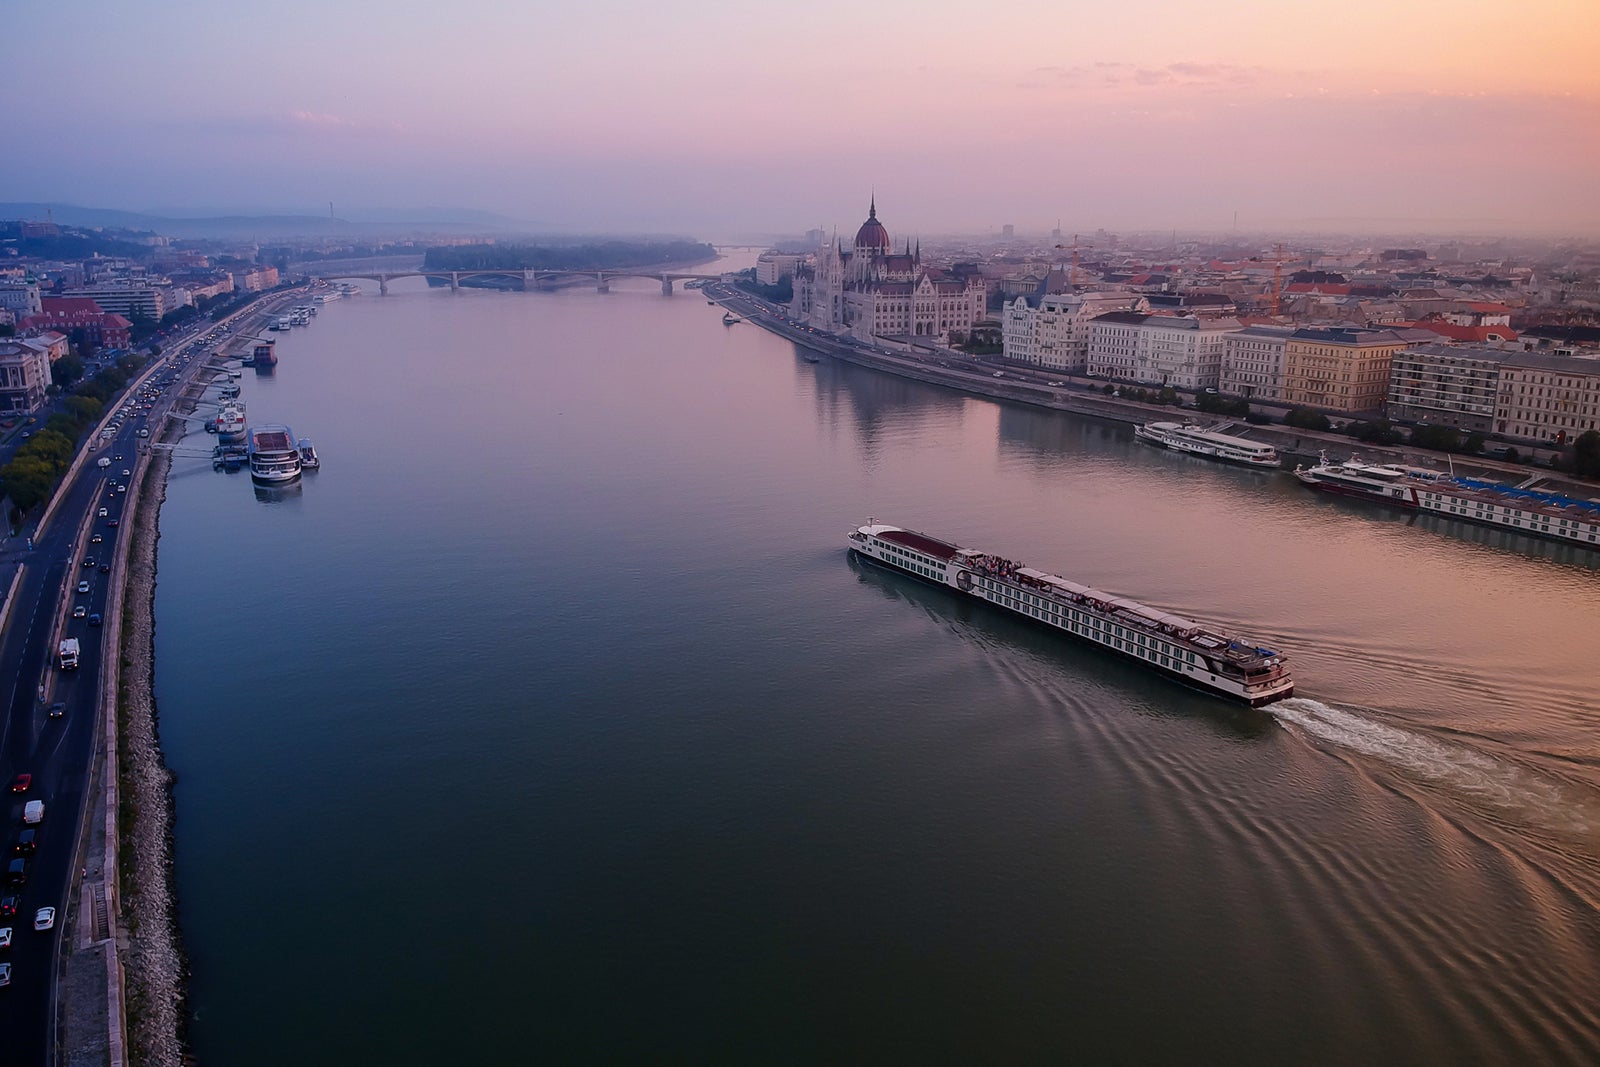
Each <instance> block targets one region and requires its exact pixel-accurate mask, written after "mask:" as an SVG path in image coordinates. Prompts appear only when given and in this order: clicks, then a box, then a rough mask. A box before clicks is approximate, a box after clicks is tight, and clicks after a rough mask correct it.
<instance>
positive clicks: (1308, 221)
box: [0, 0, 1600, 237]
mask: <svg viewBox="0 0 1600 1067" xmlns="http://www.w3.org/2000/svg"><path fill="white" fill-rule="evenodd" d="M7 24H8V29H9V31H10V32H9V34H8V39H9V41H10V42H11V44H12V47H11V48H9V49H8V50H7V51H8V57H7V58H8V64H9V67H10V70H9V74H8V77H7V83H8V86H9V88H8V90H7V94H6V95H7V97H8V99H9V101H10V103H11V105H12V106H11V107H9V108H8V109H7V113H8V115H7V117H8V127H9V129H8V133H9V134H10V140H11V144H12V145H13V148H14V149H16V150H19V151H17V152H16V154H14V155H13V158H12V164H11V166H9V167H7V168H6V170H5V175H4V177H0V200H39V201H56V202H70V203H77V204H82V205H88V206H95V207H111V208H123V209H129V210H144V211H149V210H154V211H158V212H165V213H168V214H185V215H195V214H210V213H262V212H292V213H312V214H326V213H327V212H328V204H329V202H330V201H332V202H333V203H334V204H335V208H336V211H337V213H338V215H339V216H340V217H341V218H347V219H352V220H360V219H362V218H363V216H364V215H370V214H375V213H379V212H383V211H392V210H398V209H408V210H410V209H418V208H424V207H429V208H432V207H438V208H450V209H473V210H481V211H488V212H494V213H498V214H501V215H505V216H509V217H511V218H515V219H519V220H529V221H531V222H534V223H538V224H542V225H546V226H549V227H550V228H552V229H570V230H584V229H588V230H594V229H613V230H615V229H623V228H631V229H650V230H663V231H675V232H684V233H695V234H698V235H702V236H712V237H714V236H718V235H724V234H729V233H735V232H752V231H760V232H774V231H787V232H797V231H799V230H801V229H804V228H807V227H810V226H816V225H828V226H831V225H839V226H841V227H846V226H851V227H853V226H854V225H855V224H857V223H858V222H859V221H860V216H861V214H862V211H863V210H864V208H865V200H866V194H867V192H868V190H869V189H872V188H875V189H876V190H877V193H878V203H879V207H880V209H881V210H882V211H883V213H884V215H885V217H886V219H888V220H889V221H890V224H891V226H892V228H893V230H894V232H896V233H897V234H910V233H917V232H922V233H932V232H951V231H988V230H994V229H997V228H998V227H999V226H1001V225H1002V224H1006V223H1011V224H1014V225H1016V226H1017V227H1018V229H1019V230H1023V229H1038V230H1044V229H1049V228H1050V227H1052V226H1054V225H1055V223H1056V220H1057V218H1061V219H1062V220H1063V221H1064V223H1065V224H1066V225H1068V226H1069V227H1072V228H1087V227H1094V226H1107V227H1148V228H1152V229H1165V228H1168V227H1172V228H1178V229H1199V230H1223V229H1228V228H1230V227H1231V226H1233V225H1234V214H1235V212H1237V219H1238V223H1237V224H1238V227H1239V228H1240V229H1242V230H1259V229H1279V230H1282V229H1320V230H1331V229H1366V228H1380V227H1381V228H1388V229H1395V230H1417V231H1427V230H1432V231H1481V232H1516V231H1530V232H1566V233H1570V232H1574V231H1583V232H1595V231H1597V230H1600V201H1597V200H1596V198H1595V197H1594V195H1593V191H1594V190H1595V189H1596V188H1600V121H1597V117H1600V106H1597V105H1600V74H1597V68H1596V67H1595V65H1594V63H1593V55H1594V51H1595V48H1596V46H1597V45H1600V4H1597V3H1596V2H1595V0H1530V2H1524V3H1521V4H1517V5H1506V4H1504V3H1500V2H1496V0H1452V2H1448V3H1445V2H1433V0H1407V2H1406V3H1401V4H1396V3H1393V2H1392V0H1344V2H1341V3H1338V4H1308V3H1284V2H1283V0H1223V2H1216V3H1212V4H1208V5H1201V6H1197V5H1194V4H1192V3H1188V2H1174V0H1130V2H1124V3H1117V4H1107V3H1103V2H1096V3H1075V2H1074V3H1067V2H1061V0H1057V2H1053V3H1051V2H1026V0H1024V2H1017V3H1010V4H1005V5H1000V6H990V5H984V4H973V3H950V2H942V0H920V2H910V0H876V2H873V3H870V4H863V3H860V2H858V0H812V2H810V3H805V4H800V5H784V4H776V5H775V4H745V3H740V4H734V3H726V2H694V3H684V4H661V3H639V2H631V3H621V2H616V0H597V2H590V3H582V4H575V3H569V2H563V3H560V4H550V3H531V4H528V3H509V2H506V3H494V2H489V0H452V2H445V0H436V2H429V3H408V2H402V0H384V2H381V3H379V2H366V0H361V2H341V3H338V4H329V3H326V2H317V3H313V2H309V0H280V2H277V3H273V4H268V5H254V6H248V7H244V6H241V7H234V6H231V5H207V6H204V7H198V6H191V5H187V4H183V5H180V4H175V3H164V4H163V3H157V4H127V3H124V2H120V0H118V2H111V0H91V2H84V3H75V4H42V3H31V4H22V5H14V6H13V7H12V9H11V10H10V11H9V12H8V14H7Z"/></svg>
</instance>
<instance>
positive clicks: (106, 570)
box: [100, 563, 111, 574]
mask: <svg viewBox="0 0 1600 1067" xmlns="http://www.w3.org/2000/svg"><path fill="white" fill-rule="evenodd" d="M100 573H101V574H110V573H111V564H109V563H102V564H100Z"/></svg>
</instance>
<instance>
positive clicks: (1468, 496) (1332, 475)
mask: <svg viewBox="0 0 1600 1067" xmlns="http://www.w3.org/2000/svg"><path fill="white" fill-rule="evenodd" d="M1294 476H1295V477H1296V478H1298V479H1300V481H1301V483H1302V484H1304V485H1306V486H1308V487H1309V488H1312V489H1315V490H1317V491H1318V492H1322V493H1332V494H1334V495H1336V496H1348V497H1354V498H1356V499H1359V500H1372V501H1376V502H1378V503H1381V504H1388V505H1389V506H1390V507H1396V508H1404V509H1406V510H1408V511H1425V512H1429V513H1432V514H1435V515H1442V516H1444V517H1445V518H1451V519H1461V520H1462V521H1463V522H1471V523H1477V524H1478V525H1482V526H1494V527H1498V528H1500V529H1502V530H1510V531H1512V532H1513V533H1524V534H1529V535H1532V536H1534V537H1544V538H1548V539H1550V540H1552V541H1560V542H1562V543H1564V544H1572V545H1582V546H1583V547H1585V548H1600V501H1596V500H1583V499H1579V498H1577V497H1572V496H1567V495H1565V494H1562V493H1552V492H1549V491H1547V490H1541V489H1533V488H1531V487H1522V486H1510V485H1500V484H1497V483H1495V482H1489V481H1484V480H1482V479H1479V478H1458V477H1454V476H1452V475H1448V474H1443V473H1440V472H1439V471H1430V470H1424V469H1422V468H1420V467H1407V466H1403V465H1400V464H1396V463H1362V462H1361V461H1360V460H1359V459H1357V458H1356V457H1354V456H1352V457H1351V458H1350V459H1349V460H1347V461H1345V462H1343V463H1334V462H1332V461H1330V460H1329V459H1328V457H1327V456H1326V454H1324V455H1323V457H1322V462H1320V463H1318V464H1316V465H1315V466H1313V467H1297V468H1295V472H1294Z"/></svg>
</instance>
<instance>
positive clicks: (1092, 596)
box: [848, 519, 1294, 707]
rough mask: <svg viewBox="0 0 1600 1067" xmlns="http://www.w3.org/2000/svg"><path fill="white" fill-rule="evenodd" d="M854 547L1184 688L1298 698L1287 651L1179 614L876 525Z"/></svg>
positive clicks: (1265, 699)
mask: <svg viewBox="0 0 1600 1067" xmlns="http://www.w3.org/2000/svg"><path fill="white" fill-rule="evenodd" d="M848 539H849V545H850V549H851V550H852V551H853V552H855V553H856V554H857V555H858V556H861V557H864V558H866V559H869V560H872V561H873V562H874V563H880V564H882V565H884V566H886V567H892V568H894V569H895V570H898V571H901V572H903V573H906V574H911V575H914V576H916V577H918V578H921V579H923V580H925V581H929V582H933V583H934V584H935V585H942V586H946V587H948V588H950V589H954V590H956V591H957V592H960V593H964V594H966V595H968V596H972V597H976V598H978V599H979V600H984V601H987V602H988V603H990V604H993V605H995V606H996V607H1000V608H1005V609H1006V610H1007V611H1011V612H1015V613H1016V614H1018V615H1024V616H1026V617H1028V618H1030V619H1033V620H1034V621H1036V622H1039V623H1041V624H1043V625H1045V626H1048V627H1050V628H1052V629H1055V630H1060V631H1062V632H1063V633H1066V634H1069V635H1071V636H1073V637H1076V638H1079V639H1081V640H1083V641H1087V642H1089V643H1090V644H1094V645H1098V646H1099V647H1101V648H1104V649H1108V650H1109V651H1112V652H1116V653H1118V654H1119V655H1122V656H1125V657H1128V658H1129V659H1133V660H1137V661H1138V662H1140V663H1142V664H1144V665H1145V666H1146V667H1149V668H1150V669H1152V670H1154V671H1157V672H1158V673H1160V674H1164V675H1166V676H1167V677H1168V678H1171V679H1173V680H1175V681H1178V682H1181V683H1183V684H1184V685H1188V686H1191V687H1193V688H1196V689H1202V690H1205V691H1206V692H1208V693H1214V694H1216V695H1218V696H1223V697H1227V698H1228V699H1230V700H1237V701H1240V702H1242V703H1245V704H1249V705H1250V706H1251V707H1260V706H1262V705H1264V704H1271V703H1272V702H1274V701H1277V700H1283V699H1285V698H1286V697H1291V696H1293V695H1294V679H1293V678H1292V677H1291V676H1290V674H1289V668H1288V665H1287V663H1286V662H1285V660H1286V659H1287V657H1285V656H1284V655H1283V654H1282V653H1281V652H1276V651H1274V650H1272V649H1270V648H1266V647H1263V646H1260V645H1257V644H1256V643H1255V642H1254V641H1249V640H1245V639H1244V638H1241V637H1234V636H1229V635H1228V634H1225V633H1224V632H1223V631H1221V630H1218V629H1214V628H1212V627H1208V626H1205V625H1203V624H1201V623H1198V622H1193V621H1191V620H1189V619H1186V618H1184V617H1183V616H1181V615H1174V614H1171V613H1170V612H1165V611H1162V610H1160V609H1159V608H1151V607H1146V606H1145V605H1143V604H1140V603H1139V602H1137V601H1134V600H1129V599H1127V598H1125V597H1120V596H1117V595H1116V594H1115V593H1107V592H1102V591H1101V590H1099V589H1093V588H1090V587H1089V586H1086V585H1080V584H1078V583H1077V582H1072V581H1068V580H1067V579H1065V578H1062V577H1060V576H1058V575H1054V574H1048V573H1046V572H1044V571H1039V570H1035V569H1033V568H1032V567H1025V566H1023V565H1022V564H1020V563H1015V562H1013V561H1011V560H1007V559H1002V558H1000V557H999V556H993V555H989V554H988V553H985V552H978V551H976V550H974V549H970V548H961V547H959V546H958V545H954V544H951V543H950V542H948V541H942V540H940V539H939V538H937V537H930V536H929V535H927V534H923V533H917V532H916V531H914V530H906V529H902V528H901V527H898V526H888V525H885V524H883V523H879V522H876V521H874V520H872V519H868V520H867V525H865V526H860V527H857V528H856V529H854V530H852V531H850V534H849V538H848Z"/></svg>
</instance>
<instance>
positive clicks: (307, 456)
mask: <svg viewBox="0 0 1600 1067" xmlns="http://www.w3.org/2000/svg"><path fill="white" fill-rule="evenodd" d="M295 448H296V449H298V450H299V452H300V467H301V469H302V470H308V471H314V470H316V469H317V468H318V467H321V466H322V460H321V459H319V458H318V457H317V446H316V445H313V444H312V443H311V438H309V437H302V438H300V440H299V442H297V443H296V445H295Z"/></svg>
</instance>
